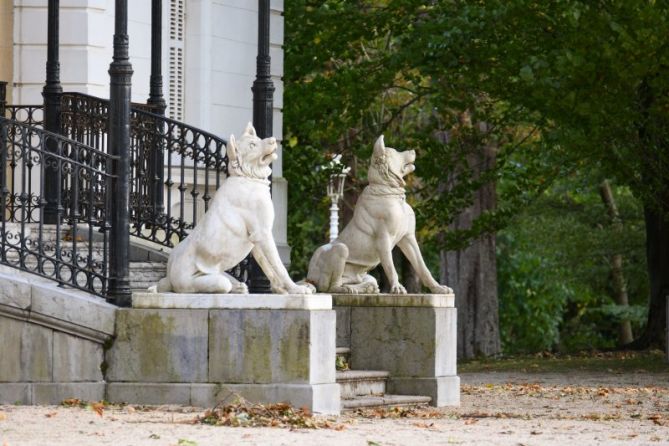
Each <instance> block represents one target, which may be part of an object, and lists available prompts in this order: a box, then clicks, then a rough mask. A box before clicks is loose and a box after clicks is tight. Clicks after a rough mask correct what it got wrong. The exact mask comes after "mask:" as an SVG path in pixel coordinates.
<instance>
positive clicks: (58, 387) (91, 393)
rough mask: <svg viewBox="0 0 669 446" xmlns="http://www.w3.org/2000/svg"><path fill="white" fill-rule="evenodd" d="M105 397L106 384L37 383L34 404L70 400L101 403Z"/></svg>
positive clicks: (57, 402) (34, 386)
mask: <svg viewBox="0 0 669 446" xmlns="http://www.w3.org/2000/svg"><path fill="white" fill-rule="evenodd" d="M104 397H105V383H104V382H95V383H93V382H78V383H35V384H33V401H32V404H60V403H61V402H62V401H63V400H66V399H68V398H77V399H80V400H82V401H101V400H103V399H104Z"/></svg>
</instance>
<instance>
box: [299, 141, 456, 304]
mask: <svg viewBox="0 0 669 446" xmlns="http://www.w3.org/2000/svg"><path fill="white" fill-rule="evenodd" d="M415 160H416V152H415V151H413V150H407V151H404V152H398V151H397V150H395V149H393V148H390V147H385V145H384V142H383V135H381V136H380V137H379V139H378V140H377V141H376V143H375V144H374V153H373V155H372V162H371V165H370V167H369V172H368V178H369V185H368V186H367V187H366V188H365V189H364V190H363V192H362V194H361V195H360V198H359V199H358V202H357V204H356V206H355V210H354V212H353V219H352V220H351V222H350V223H349V224H348V225H347V226H346V227H345V228H344V230H343V231H342V232H341V234H340V235H339V237H338V238H337V239H335V240H334V241H333V242H331V243H328V244H327V245H324V246H321V247H320V248H318V249H317V250H316V252H315V253H314V255H313V256H312V258H311V261H310V262H309V273H308V274H307V282H308V283H310V284H312V285H314V286H315V287H316V288H317V289H318V291H321V292H330V293H349V294H364V293H378V292H379V287H378V285H377V283H376V279H374V277H372V276H370V275H369V274H367V273H368V271H369V270H371V269H372V268H374V267H376V266H377V265H378V264H379V262H380V263H381V265H382V267H383V271H384V272H385V274H386V276H387V277H388V279H389V280H390V292H391V293H395V294H406V292H407V291H406V289H405V288H404V287H403V286H402V285H401V284H400V283H399V278H398V276H397V271H396V270H395V265H394V264H393V256H392V250H393V248H394V247H395V246H399V247H400V249H401V250H402V252H403V253H404V255H405V256H406V257H407V259H408V260H409V262H410V263H411V266H412V267H413V268H414V269H415V270H416V272H417V273H418V276H419V277H420V280H421V282H422V283H423V284H424V285H425V286H426V287H428V288H429V289H430V290H431V291H432V293H435V294H448V293H452V292H453V291H452V290H451V289H450V288H448V287H447V286H444V285H440V284H439V283H438V282H437V281H436V280H434V278H433V277H432V275H431V274H430V271H429V270H428V269H427V266H425V262H424V261H423V256H422V255H421V253H420V249H419V247H418V243H417V241H416V216H415V214H414V212H413V209H411V206H409V205H408V204H407V203H406V200H405V192H404V186H405V184H406V183H405V182H404V176H406V175H407V174H409V173H411V172H413V171H414V170H415V166H414V164H413V163H414V161H415Z"/></svg>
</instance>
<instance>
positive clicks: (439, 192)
mask: <svg viewBox="0 0 669 446" xmlns="http://www.w3.org/2000/svg"><path fill="white" fill-rule="evenodd" d="M668 14H669V5H667V4H666V3H665V2H655V1H651V0H643V1H638V2H629V1H627V0H595V1H585V0H558V1H553V2H541V1H536V0H535V1H530V0H486V1H480V2H472V1H465V0H450V1H439V2H435V1H417V0H384V1H382V0H378V1H371V2H369V1H365V2H363V1H343V0H321V1H316V0H296V1H293V2H289V3H287V5H286V19H287V27H286V29H287V32H288V34H287V36H286V41H287V46H286V96H285V99H286V108H285V119H286V122H287V129H286V135H287V138H288V142H289V144H288V146H287V149H286V164H287V166H289V169H287V172H289V173H288V174H287V176H288V177H289V181H291V187H292V188H293V192H292V193H291V197H293V198H291V200H292V201H291V213H293V214H294V215H293V216H291V217H290V218H291V234H290V236H291V241H292V243H295V242H296V241H298V240H308V242H306V243H303V244H302V245H301V246H300V247H299V249H303V251H302V252H300V251H299V249H296V254H298V256H296V257H298V258H300V257H301V258H305V257H306V258H308V256H309V254H310V253H311V252H312V251H313V249H312V248H313V246H314V245H315V244H317V243H318V242H319V240H318V239H319V238H321V239H322V236H321V235H320V234H318V235H317V234H315V232H314V231H316V230H318V229H317V228H319V224H318V223H317V222H316V223H313V224H311V223H309V224H307V223H305V222H307V221H310V222H315V219H313V218H312V216H313V214H314V213H315V212H314V210H315V209H318V206H320V209H323V208H324V202H323V201H322V200H320V199H319V198H317V197H320V196H322V193H321V192H320V190H319V189H320V188H322V187H323V186H322V184H324V183H323V182H321V181H322V179H319V178H318V177H317V175H316V174H313V173H312V172H313V171H314V167H315V166H316V165H318V164H319V163H321V162H322V160H323V152H326V151H331V152H341V153H343V154H344V157H345V160H348V161H349V162H350V163H351V164H353V166H354V169H357V168H358V166H357V164H358V161H357V160H358V158H361V159H363V158H366V157H367V156H368V154H369V151H370V145H371V144H370V142H371V141H373V139H374V138H375V136H376V135H377V134H378V133H381V132H384V131H391V132H392V134H393V135H395V136H396V138H397V140H399V141H401V142H402V144H403V145H406V146H408V147H415V148H417V149H419V165H418V170H417V172H418V174H419V175H420V178H418V179H416V180H415V182H414V184H412V185H411V186H412V187H413V189H414V195H413V196H414V197H415V200H416V202H415V205H416V209H417V212H418V218H419V226H420V227H422V228H423V231H422V233H421V236H422V237H423V239H424V241H425V243H426V244H428V245H430V244H433V245H435V246H440V247H442V248H446V249H461V248H463V247H465V246H467V245H468V244H469V243H471V241H472V240H474V239H477V238H478V237H480V236H481V234H484V233H490V232H494V231H496V230H497V229H499V228H501V227H504V226H505V225H506V224H507V223H508V222H509V219H510V218H511V217H512V216H513V215H514V214H516V213H517V212H518V210H519V209H521V208H522V207H523V206H524V205H526V204H527V203H528V202H530V201H531V200H532V199H533V198H534V197H535V196H537V195H538V194H539V193H541V192H542V191H543V190H545V189H546V188H547V187H548V186H549V185H550V184H551V183H552V182H553V181H554V179H555V178H558V177H560V176H563V175H565V174H567V173H569V172H573V171H576V170H583V171H585V170H587V169H593V168H596V169H597V170H598V171H602V172H603V173H604V174H605V176H606V177H608V178H612V179H613V180H614V181H615V182H616V183H617V184H624V185H626V186H628V187H629V188H630V190H631V191H632V192H633V193H634V195H635V196H636V197H638V198H639V199H640V200H641V201H642V203H643V206H644V215H645V222H646V225H645V226H646V235H647V243H646V246H647V252H648V256H647V257H648V262H647V265H648V276H649V278H650V305H649V311H648V323H647V329H646V331H645V334H644V336H643V337H642V339H641V341H640V342H639V345H649V344H656V343H659V342H661V340H662V338H663V336H664V327H665V324H666V322H665V319H664V315H665V305H666V304H665V299H664V297H665V295H667V294H669V274H667V272H668V271H669V223H668V222H667V215H668V214H669V181H668V178H667V175H669V169H667V158H668V157H667V147H666V145H667V144H668V141H669V139H668V138H667V136H669V135H667V130H668V129H669V123H668V122H667V118H668V115H667V98H668V97H669V96H668V95H667V92H668V90H669V76H667V75H668V74H669V73H667V70H668V69H669V68H668V67H669V64H668V63H667V62H668V60H667V58H668V56H669V52H668V51H669V50H668V48H669V45H667V44H666V39H665V38H664V36H665V34H666V31H667V18H668V17H667V15H668ZM463 114H464V115H466V119H464V120H463ZM465 121H466V122H465ZM439 135H446V136H447V137H446V138H441V137H438V136H439ZM391 142H392V141H391ZM490 144H494V145H495V146H496V147H497V151H496V154H495V156H496V159H495V163H490V165H489V166H488V167H487V168H486V169H484V170H483V171H478V170H477V169H472V168H471V167H472V166H471V163H470V162H471V159H472V158H476V156H480V154H481V151H482V150H484V148H485V147H489V145H490ZM357 171H358V172H359V175H358V176H360V177H364V169H357ZM500 178H502V179H504V181H505V187H504V189H503V190H501V191H499V192H498V198H499V201H498V203H497V206H496V207H495V208H494V209H489V210H485V211H484V212H481V213H480V215H479V216H478V217H477V218H475V219H474V220H473V221H472V222H471V224H470V226H469V227H467V228H461V229H458V230H452V225H451V223H452V222H453V221H454V219H455V218H456V217H457V216H458V215H459V213H460V212H461V211H462V210H463V209H467V208H468V207H470V206H472V204H473V203H474V201H475V200H476V197H477V193H478V191H480V190H481V188H482V187H485V186H486V185H489V184H490V183H491V182H495V181H497V180H498V179H500ZM319 183H320V185H319ZM296 187H297V188H299V190H297V191H296V190H295V188H296ZM353 187H354V188H355V187H359V185H357V184H353ZM446 191H447V192H448V193H444V192H446ZM295 192H298V193H295ZM295 197H297V198H295ZM305 197H313V198H307V199H306V200H305ZM296 200H297V201H300V202H299V203H297V202H296ZM308 200H311V201H308ZM305 205H306V206H305ZM298 208H299V209H301V210H297V209H298ZM293 210H296V211H295V212H293ZM322 214H323V215H325V212H323V213H322ZM296 218H297V219H299V222H300V223H301V226H293V222H294V221H295V219H296ZM292 227H296V228H298V229H297V230H294V229H292ZM320 227H324V225H323V226H320ZM300 243H302V242H300ZM297 266H298V267H300V265H299V264H298V265H297ZM303 266H304V265H301V267H303ZM294 271H295V270H294Z"/></svg>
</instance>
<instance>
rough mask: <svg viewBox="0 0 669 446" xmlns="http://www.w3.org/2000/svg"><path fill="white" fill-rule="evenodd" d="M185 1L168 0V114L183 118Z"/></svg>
mask: <svg viewBox="0 0 669 446" xmlns="http://www.w3.org/2000/svg"><path fill="white" fill-rule="evenodd" d="M185 25H186V1H185V0H170V58H169V61H170V66H169V73H170V77H169V98H168V99H169V104H168V109H167V112H168V116H169V117H170V118H172V119H175V120H177V121H183V118H184V47H185V46H184V37H185V30H184V28H185Z"/></svg>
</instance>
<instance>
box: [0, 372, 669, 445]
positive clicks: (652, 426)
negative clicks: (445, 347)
mask: <svg viewBox="0 0 669 446" xmlns="http://www.w3.org/2000/svg"><path fill="white" fill-rule="evenodd" d="M462 383H463V386H462V405H461V406H460V407H459V408H444V409H439V410H435V409H424V410H418V411H406V410H404V411H385V412H378V411H369V412H365V413H358V414H347V415H344V416H342V417H339V418H335V419H332V421H331V424H332V426H333V427H337V429H339V430H336V429H318V430H307V429H300V430H295V431H291V430H289V429H285V428H284V429H281V428H232V427H217V426H208V425H202V424H192V421H193V420H194V419H195V418H196V416H197V415H199V414H201V413H202V409H197V408H180V407H161V408H147V409H145V408H139V407H132V406H130V407H112V408H106V409H105V410H104V413H103V415H102V416H99V415H98V414H96V413H95V411H94V410H91V408H66V407H62V406H42V407H21V406H0V445H1V446H16V445H35V446H37V445H39V446H52V445H53V446H60V445H67V446H71V445H115V446H124V445H137V446H148V445H151V446H172V445H174V446H195V445H198V446H203V445H267V444H272V445H290V446H300V445H318V446H326V445H336V446H343V445H346V446H348V445H362V446H375V445H383V446H386V445H420V446H424V445H449V444H460V445H513V446H518V445H569V446H581V445H607V446H608V445H623V444H624V445H646V444H647V445H669V377H668V376H667V375H665V374H650V373H643V374H624V375H622V374H612V373H586V372H578V373H573V374H567V375H565V374H541V375H538V374H537V375H535V374H518V373H514V374H510V373H494V372H490V373H468V374H463V375H462Z"/></svg>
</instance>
